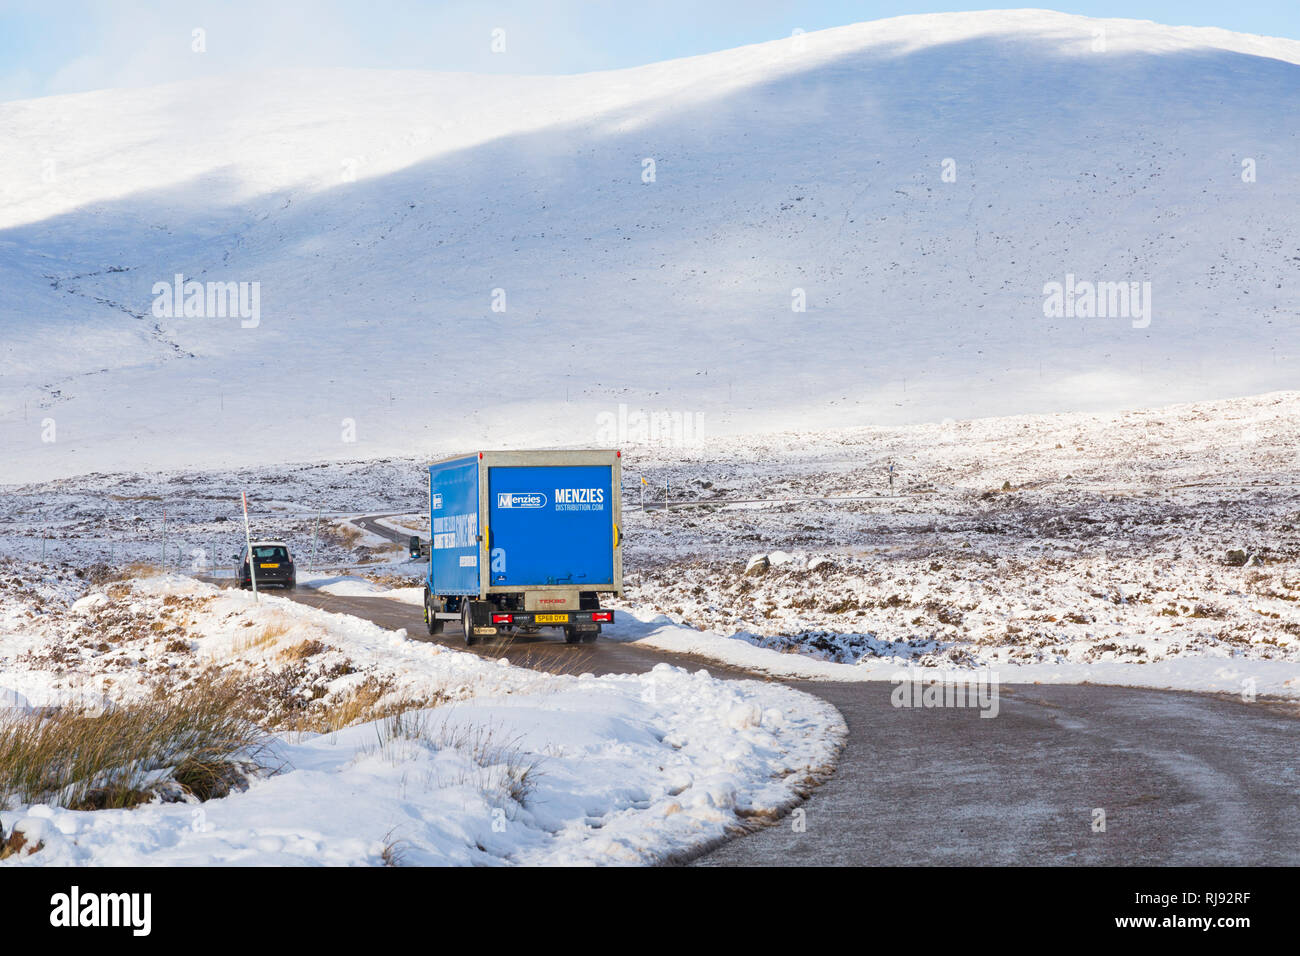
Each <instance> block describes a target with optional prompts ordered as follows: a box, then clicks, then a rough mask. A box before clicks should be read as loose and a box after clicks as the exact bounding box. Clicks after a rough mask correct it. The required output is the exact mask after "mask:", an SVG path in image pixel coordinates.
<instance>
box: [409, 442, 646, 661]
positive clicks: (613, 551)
mask: <svg viewBox="0 0 1300 956" xmlns="http://www.w3.org/2000/svg"><path fill="white" fill-rule="evenodd" d="M622 466H623V458H622V452H619V451H614V450H610V451H480V452H474V453H473V454H469V455H461V456H458V457H455V458H446V459H443V460H442V461H436V462H433V463H432V464H430V465H429V529H430V531H429V534H430V548H429V568H428V574H427V576H426V579H425V583H424V620H425V623H426V625H427V626H428V630H429V633H430V634H438V633H441V631H442V629H443V628H444V627H445V626H446V624H447V622H449V621H456V620H459V621H460V622H461V627H462V629H463V631H464V635H465V643H466V644H473V643H475V641H476V640H478V639H479V638H482V637H485V636H490V635H493V634H511V633H516V632H518V633H521V634H532V633H537V632H538V631H540V630H541V628H543V627H558V628H563V630H564V639H565V640H566V641H568V642H569V643H571V644H572V643H576V642H579V641H583V642H588V643H589V642H592V641H594V640H596V636H597V635H598V634H600V628H601V625H602V624H609V623H613V620H614V612H613V611H610V610H604V609H602V608H601V606H600V595H602V594H620V595H621V594H622V593H623V552H622V539H621V533H620V531H619V524H620V522H621V520H622V483H623V467H622Z"/></svg>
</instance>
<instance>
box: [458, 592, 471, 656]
mask: <svg viewBox="0 0 1300 956" xmlns="http://www.w3.org/2000/svg"><path fill="white" fill-rule="evenodd" d="M470 604H471V602H470V601H461V602H460V626H461V629H462V630H463V631H464V632H465V646H466V647H473V646H474V628H473V627H471V626H470V610H469V606H470Z"/></svg>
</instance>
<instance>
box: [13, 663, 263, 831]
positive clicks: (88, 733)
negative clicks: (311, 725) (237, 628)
mask: <svg viewBox="0 0 1300 956" xmlns="http://www.w3.org/2000/svg"><path fill="white" fill-rule="evenodd" d="M242 704H243V702H242V696H241V692H240V690H239V689H238V688H237V687H235V686H234V685H233V684H230V683H224V682H216V683H201V684H197V685H195V686H194V687H192V688H190V689H188V690H186V691H182V692H180V693H174V694H168V695H164V694H159V695H157V696H155V697H154V698H152V699H150V700H148V701H145V702H143V703H139V704H130V705H125V706H120V707H112V708H110V709H108V710H107V711H105V712H104V713H102V714H95V713H93V712H90V711H86V710H73V709H65V710H59V711H54V712H52V713H51V712H46V713H41V712H29V713H22V714H17V715H12V716H8V717H5V718H0V806H7V805H8V804H9V803H11V802H17V803H18V804H32V803H46V804H51V805H53V806H61V807H66V808H68V809H73V810H102V809H121V808H126V807H133V806H136V805H138V804H140V803H145V802H148V801H150V800H152V799H154V798H156V797H161V798H164V799H179V798H181V797H184V796H192V797H194V798H197V799H200V800H203V799H209V798H211V797H213V796H224V795H225V794H226V793H228V792H229V791H230V789H231V788H232V787H233V786H236V785H237V784H238V783H240V782H242V780H243V778H244V776H245V774H246V773H248V772H255V771H259V770H265V769H268V768H267V766H266V764H265V762H264V760H265V757H266V755H267V752H268V751H267V737H266V734H265V732H264V731H263V730H262V729H261V728H259V727H257V726H256V725H255V724H253V723H251V722H249V721H248V720H247V719H245V717H244V708H243V705H242Z"/></svg>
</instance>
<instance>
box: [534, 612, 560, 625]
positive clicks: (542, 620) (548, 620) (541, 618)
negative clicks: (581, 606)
mask: <svg viewBox="0 0 1300 956" xmlns="http://www.w3.org/2000/svg"><path fill="white" fill-rule="evenodd" d="M533 620H534V621H536V622H537V623H538V624H568V623H569V615H567V614H538V615H537V616H536V617H534V618H533Z"/></svg>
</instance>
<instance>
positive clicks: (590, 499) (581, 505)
mask: <svg viewBox="0 0 1300 956" xmlns="http://www.w3.org/2000/svg"><path fill="white" fill-rule="evenodd" d="M555 510H556V511H604V510H605V489H604V488H556V489H555Z"/></svg>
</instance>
